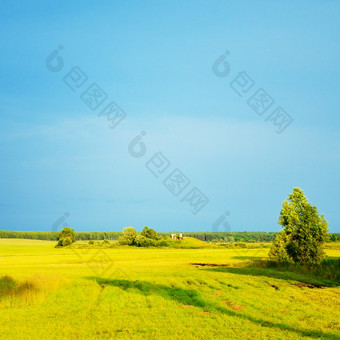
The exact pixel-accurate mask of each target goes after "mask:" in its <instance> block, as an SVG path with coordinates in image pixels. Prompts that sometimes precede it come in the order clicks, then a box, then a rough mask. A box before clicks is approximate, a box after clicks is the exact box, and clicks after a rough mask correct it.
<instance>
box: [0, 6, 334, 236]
mask: <svg viewBox="0 0 340 340" xmlns="http://www.w3.org/2000/svg"><path fill="white" fill-rule="evenodd" d="M0 32H1V33H0V44H1V48H0V77H1V83H0V98H1V100H0V120H1V121H0V136H1V138H0V154H1V168H0V169H1V170H0V173H1V178H0V183H1V184H0V187H1V197H0V214H1V215H0V216H1V219H0V229H9V230H51V228H53V225H54V223H56V221H57V220H58V219H59V218H60V217H62V216H63V215H64V213H66V212H67V213H68V214H69V216H68V217H67V219H66V222H65V223H67V224H69V225H70V226H71V227H74V228H75V229H76V230H78V231H80V230H98V231H105V230H112V231H113V230H121V229H122V228H123V227H125V226H129V225H132V226H134V227H135V228H136V229H137V230H141V229H142V228H143V226H145V225H148V226H149V227H151V228H155V229H156V230H158V231H173V230H176V231H193V230H195V231H212V230H219V231H224V230H231V231H246V230H247V231H278V230H279V229H280V226H279V225H278V224H277V220H278V216H279V213H280V209H281V204H282V201H283V200H284V199H285V198H286V197H287V195H288V194H289V193H290V192H291V191H292V189H293V187H296V186H298V187H300V188H302V189H303V190H304V192H305V194H306V196H307V198H308V199H309V200H310V202H311V203H312V204H314V205H316V206H317V207H318V209H319V212H320V213H323V214H324V215H325V217H326V219H327V220H328V221H329V227H330V230H331V231H333V232H340V209H339V202H340V200H339V197H340V180H339V179H340V157H339V146H340V134H339V132H340V112H339V94H340V85H339V84H340V81H339V79H340V67H339V66H340V46H339V40H340V2H339V1H298V2H288V1H221V0H218V1H197V0H194V1H126V0H124V1H97V2H95V1H6V0H5V1H4V0H3V1H1V5H0ZM58 46H61V47H62V49H59V50H58V49H57V48H58ZM56 49H57V51H56ZM54 51H56V52H55V53H54ZM226 51H227V54H225V52H226ZM53 53H54V55H53ZM57 53H58V54H57ZM53 56H57V57H58V58H53ZM221 56H222V57H221ZM219 58H220V59H219ZM215 62H216V64H215ZM213 65H215V66H214V67H213ZM217 66H218V67H217ZM74 67H77V68H75V69H73V68H74ZM71 70H73V71H72V72H71ZM93 83H96V84H97V86H99V88H100V89H101V90H102V91H103V92H102V91H101V90H100V89H97V91H96V88H95V87H93V86H92V84H93ZM67 84H68V85H67ZM91 86H92V87H91ZM71 88H72V89H71ZM259 89H263V90H264V91H265V93H264V94H263V92H262V95H261V92H260V93H258V92H257V91H258V90H259ZM104 93H105V94H104ZM256 93H257V95H256ZM254 94H255V96H254ZM101 98H102V99H105V100H104V101H103V102H102V99H101ZM261 98H262V99H263V100H264V101H261V100H260V99H261ZM265 100H266V101H265ZM112 101H113V102H115V103H116V104H117V105H118V106H119V109H118V111H116V114H115V113H112V114H111V113H110V115H108V116H105V115H100V113H101V112H102V110H103V109H105V108H106V107H107V106H108V105H109V104H110V103H111V102H112ZM266 103H267V104H268V105H269V104H271V106H270V107H268V108H267V106H266V105H267V104H266ZM109 107H110V106H109ZM277 108H281V109H279V110H281V111H277ZM282 109H283V110H284V111H282ZM263 111H265V112H263ZM117 112H118V113H117ZM123 112H124V114H125V115H126V116H124V115H123ZM286 113H287V114H288V115H289V116H285V115H286ZM98 115H99V116H98ZM113 117H116V118H115V119H113ZM280 117H281V118H280ZM282 117H283V118H284V117H286V121H287V122H288V123H289V122H290V121H291V120H292V122H291V123H290V124H289V125H288V126H287V127H285V125H287V124H288V123H287V124H286V123H285V120H283V118H282ZM122 118H123V119H122ZM109 119H111V121H109ZM119 119H122V120H121V121H119ZM280 119H281V121H280ZM280 122H283V123H285V124H283V123H282V124H281V123H280ZM112 127H113V128H112ZM141 132H143V134H142V135H141V134H140V133H141ZM278 132H280V133H278ZM138 135H139V137H138ZM136 136H137V137H136ZM135 138H137V139H135ZM138 138H139V139H138ZM133 141H135V143H133ZM134 144H135V145H134ZM129 146H130V147H129ZM155 154H156V156H154V155H155ZM175 169H178V170H175ZM174 171H175V172H174ZM154 174H156V176H155V175H154ZM183 175H184V176H185V177H184V176H183ZM195 188H196V189H195ZM197 189H198V190H199V191H197ZM202 194H203V195H204V196H202ZM207 200H209V201H207ZM226 211H227V213H228V216H227V215H224V214H225V212H226ZM193 212H194V213H196V214H194V213H193Z"/></svg>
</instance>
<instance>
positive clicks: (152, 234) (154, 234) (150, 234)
mask: <svg viewBox="0 0 340 340" xmlns="http://www.w3.org/2000/svg"><path fill="white" fill-rule="evenodd" d="M142 236H144V237H146V238H151V239H153V240H156V239H157V232H156V230H153V229H151V228H149V227H144V229H143V231H142Z"/></svg>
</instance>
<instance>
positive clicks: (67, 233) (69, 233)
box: [58, 227, 76, 243]
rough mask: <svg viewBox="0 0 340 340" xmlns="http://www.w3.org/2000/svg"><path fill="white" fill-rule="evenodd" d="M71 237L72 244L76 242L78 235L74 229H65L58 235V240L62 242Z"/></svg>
mask: <svg viewBox="0 0 340 340" xmlns="http://www.w3.org/2000/svg"><path fill="white" fill-rule="evenodd" d="M66 237H69V238H70V239H71V243H72V242H75V241H76V233H75V232H74V230H73V229H72V228H67V227H66V228H64V229H63V230H61V231H60V233H59V234H58V240H61V239H63V238H66Z"/></svg>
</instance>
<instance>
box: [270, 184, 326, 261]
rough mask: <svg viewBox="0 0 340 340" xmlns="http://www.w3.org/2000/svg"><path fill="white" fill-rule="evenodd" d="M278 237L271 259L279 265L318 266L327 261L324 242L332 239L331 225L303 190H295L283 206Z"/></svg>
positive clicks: (271, 252)
mask: <svg viewBox="0 0 340 340" xmlns="http://www.w3.org/2000/svg"><path fill="white" fill-rule="evenodd" d="M279 224H280V225H281V226H282V227H283V230H282V231H281V232H280V233H279V234H278V236H277V238H276V239H275V241H274V242H273V244H272V247H271V249H270V252H269V258H270V259H271V260H276V261H279V262H283V261H289V260H292V261H294V262H296V263H299V264H301V265H309V266H313V265H318V264H320V263H321V262H322V260H323V259H324V258H325V252H324V249H323V245H324V242H325V241H327V238H328V222H327V221H326V220H325V218H324V216H323V215H320V214H319V213H318V210H317V208H316V207H315V206H312V205H311V204H310V203H309V202H308V200H307V198H306V196H305V194H304V192H303V191H302V190H301V189H300V188H294V189H293V192H292V193H291V194H289V195H288V199H287V200H285V201H284V202H283V204H282V210H281V214H280V218H279Z"/></svg>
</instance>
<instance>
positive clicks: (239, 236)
mask: <svg viewBox="0 0 340 340" xmlns="http://www.w3.org/2000/svg"><path fill="white" fill-rule="evenodd" d="M58 234H59V233H58V232H57V231H11V230H0V238H21V239H31V240H46V241H57V240H58ZM158 234H159V235H160V236H170V235H171V233H164V232H163V233H162V232H160V233H158ZM182 234H183V236H184V237H194V238H197V239H199V240H201V241H206V242H214V243H215V242H216V243H224V242H227V243H233V242H246V243H255V242H272V241H274V240H275V239H276V236H277V235H278V233H277V232H246V231H244V232H238V231H235V232H183V233H182ZM121 236H123V232H121V231H92V232H76V235H75V237H76V241H90V240H94V241H102V240H118V239H119V237H121ZM329 236H330V237H329V239H328V242H339V241H340V233H330V234H329Z"/></svg>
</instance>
